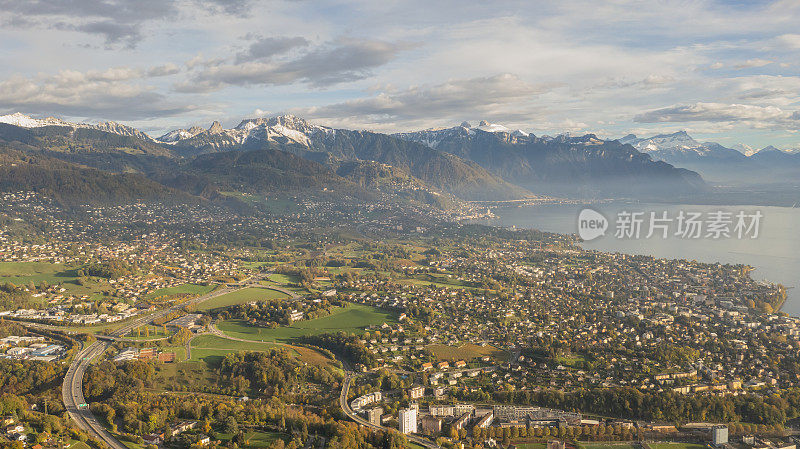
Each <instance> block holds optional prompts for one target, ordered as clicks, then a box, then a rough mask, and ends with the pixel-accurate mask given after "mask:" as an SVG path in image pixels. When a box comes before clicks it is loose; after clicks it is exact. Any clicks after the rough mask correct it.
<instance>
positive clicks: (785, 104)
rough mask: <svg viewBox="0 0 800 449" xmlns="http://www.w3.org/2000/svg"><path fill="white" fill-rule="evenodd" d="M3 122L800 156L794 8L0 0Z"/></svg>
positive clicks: (798, 0) (799, 46)
mask: <svg viewBox="0 0 800 449" xmlns="http://www.w3.org/2000/svg"><path fill="white" fill-rule="evenodd" d="M0 21H1V22H2V24H3V26H2V27H0V39H2V44H1V45H0V57H2V61H3V64H2V65H0V113H9V112H16V111H20V112H24V113H28V114H32V115H35V116H49V115H55V116H60V117H64V118H67V119H71V120H79V121H83V120H86V121H96V120H114V121H119V122H123V123H128V124H132V125H134V126H137V127H139V128H141V129H143V130H145V131H147V132H150V133H151V134H154V135H158V134H160V133H161V132H163V131H165V130H168V129H172V128H176V127H186V126H188V125H194V124H197V125H202V126H208V125H209V124H210V123H211V121H213V120H220V121H221V122H222V123H223V124H224V125H226V126H233V125H235V124H236V123H238V121H239V120H241V119H242V118H244V117H252V116H255V115H273V114H278V113H285V112H291V113H294V114H297V115H301V116H303V117H306V118H308V119H310V120H312V121H314V122H316V123H320V124H325V125H330V126H337V127H347V128H355V129H372V130H377V131H385V132H391V131H406V130H416V129H421V128H429V127H438V126H453V125H455V124H458V123H461V122H462V121H464V120H467V121H470V122H478V121H479V120H488V121H491V122H496V123H502V124H505V125H506V126H509V127H512V128H520V129H523V130H526V131H530V132H533V133H535V134H537V135H541V134H558V133H562V132H573V133H584V132H593V133H596V134H598V135H601V136H603V137H619V136H622V135H624V134H627V133H629V132H633V133H635V134H637V135H652V134H657V133H663V132H673V131H678V130H687V131H689V132H690V134H692V135H693V136H695V137H696V138H698V139H699V140H713V141H718V142H720V143H723V144H727V145H733V144H736V143H744V144H746V145H750V146H753V147H757V148H760V147H763V146H766V145H770V144H772V145H775V146H777V147H779V148H795V147H800V134H798V132H797V131H798V128H799V127H800V29H798V28H797V24H798V23H800V0H792V1H787V0H783V1H777V2H753V1H728V2H704V1H688V0H684V1H675V2H672V1H667V0H663V1H649V2H638V1H625V0H615V1H609V2H596V1H591V0H583V1H580V0H564V1H559V2H531V1H492V2H464V1H449V0H440V1H436V2H430V1H427V2H423V1H416V0H407V1H393V0H382V1H377V2H376V1H367V0H363V1H326V0H314V1H311V0H285V1H283V0H270V1H257V0H69V1H65V0H30V1H26V2H19V1H14V0H0Z"/></svg>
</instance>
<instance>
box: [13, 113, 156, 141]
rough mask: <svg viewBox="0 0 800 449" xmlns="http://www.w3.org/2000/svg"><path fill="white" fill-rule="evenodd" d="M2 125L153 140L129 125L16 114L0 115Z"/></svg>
mask: <svg viewBox="0 0 800 449" xmlns="http://www.w3.org/2000/svg"><path fill="white" fill-rule="evenodd" d="M0 123H7V124H9V125H14V126H19V127H21V128H41V127H43V126H64V127H68V128H73V129H78V128H81V129H96V130H98V131H104V132H107V133H111V134H118V135H120V136H128V137H136V138H139V139H143V140H152V139H151V138H150V136H148V135H147V134H145V133H143V132H141V131H139V130H138V129H136V128H133V127H131V126H128V125H123V124H121V123H117V122H110V121H109V122H100V123H97V124H91V123H71V122H68V121H66V120H62V119H60V118H56V117H47V118H33V117H31V116H29V115H25V114H22V113H20V112H15V113H14V114H8V115H0Z"/></svg>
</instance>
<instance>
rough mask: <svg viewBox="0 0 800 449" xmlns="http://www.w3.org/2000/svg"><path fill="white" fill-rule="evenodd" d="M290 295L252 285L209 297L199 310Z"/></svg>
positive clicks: (282, 297) (284, 297) (285, 297)
mask: <svg viewBox="0 0 800 449" xmlns="http://www.w3.org/2000/svg"><path fill="white" fill-rule="evenodd" d="M287 298H289V296H288V295H287V294H285V293H282V292H279V291H277V290H271V289H268V288H258V287H251V288H245V289H242V290H237V291H235V292H231V293H226V294H224V295H220V296H217V297H216V298H212V299H209V300H208V301H205V302H203V303H201V304H200V306H199V307H198V310H199V311H209V310H213V309H220V308H223V307H230V306H233V305H236V304H244V303H248V302H252V301H267V300H273V299H287Z"/></svg>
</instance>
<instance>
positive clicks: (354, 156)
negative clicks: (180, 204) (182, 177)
mask: <svg viewBox="0 0 800 449" xmlns="http://www.w3.org/2000/svg"><path fill="white" fill-rule="evenodd" d="M159 140H160V141H162V142H163V143H164V145H165V146H167V147H169V148H171V149H172V150H173V151H175V152H177V153H180V154H182V155H184V156H186V157H191V156H194V155H197V154H203V153H211V152H217V151H228V150H239V151H248V150H258V149H262V148H278V149H281V150H283V151H286V152H290V153H293V154H296V155H298V156H302V157H304V158H306V159H309V160H313V161H317V162H321V163H325V164H328V165H330V166H332V167H335V166H336V165H337V164H338V163H340V162H342V161H374V162H378V163H382V164H388V165H391V166H392V167H394V168H395V169H397V170H401V171H403V172H405V173H406V174H407V175H408V176H412V177H414V178H416V179H418V180H420V181H422V182H423V183H425V184H426V185H427V186H428V187H431V188H433V189H437V190H442V191H444V192H448V193H451V194H453V195H456V196H458V197H460V198H462V199H509V198H520V197H524V196H526V195H530V192H528V191H526V190H525V189H523V188H520V187H517V186H514V185H512V184H510V183H508V182H506V181H505V180H503V179H502V178H501V177H499V176H497V175H494V174H492V173H489V172H488V171H486V170H485V169H484V168H483V167H481V166H480V165H478V164H475V163H473V162H471V161H466V160H463V159H461V158H460V157H458V156H454V155H448V154H442V153H441V152H438V151H435V150H433V149H432V148H429V147H428V146H426V145H422V144H419V143H416V142H408V141H404V140H402V139H398V138H396V137H393V136H389V135H386V134H380V133H373V132H367V131H351V130H345V129H332V128H327V127H323V126H319V125H312V124H309V123H308V122H306V121H305V120H303V119H301V118H299V117H294V116H290V115H285V116H278V117H272V118H269V119H261V118H259V119H248V120H243V121H242V122H241V123H240V124H239V125H238V126H236V127H235V128H232V129H223V128H222V127H221V126H220V125H219V123H216V122H215V123H214V124H213V125H212V126H211V127H209V128H208V129H206V130H201V129H199V128H190V129H181V130H174V131H171V132H169V133H167V134H165V135H164V136H162V137H161V138H159Z"/></svg>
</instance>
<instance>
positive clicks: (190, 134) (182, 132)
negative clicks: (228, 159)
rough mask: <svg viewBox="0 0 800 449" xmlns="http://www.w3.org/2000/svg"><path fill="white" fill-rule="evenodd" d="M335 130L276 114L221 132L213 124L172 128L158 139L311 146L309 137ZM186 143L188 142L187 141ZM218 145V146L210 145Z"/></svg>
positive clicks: (167, 140) (166, 141) (330, 132)
mask: <svg viewBox="0 0 800 449" xmlns="http://www.w3.org/2000/svg"><path fill="white" fill-rule="evenodd" d="M334 132H335V131H334V130H333V129H331V128H326V127H324V126H318V125H312V124H310V123H308V122H307V121H305V120H304V119H302V118H300V117H296V116H294V115H278V116H274V117H256V118H249V119H244V120H242V121H241V122H239V124H238V125H236V127H235V128H231V129H225V128H223V127H222V125H221V124H220V123H219V122H218V121H215V122H214V123H212V124H211V126H210V127H209V128H208V129H206V130H204V129H202V128H198V127H193V128H190V129H176V130H174V131H170V132H168V133H166V134H164V135H163V136H161V137H160V138H159V139H158V140H159V141H161V142H163V143H169V144H178V143H181V142H183V141H187V140H190V139H191V143H192V144H196V143H198V142H200V143H202V142H201V141H203V140H208V141H215V142H216V141H219V140H220V139H221V141H224V142H232V143H238V144H241V143H244V142H245V141H248V140H254V141H266V142H275V143H281V144H287V143H288V144H292V143H294V144H300V145H303V146H306V147H309V148H310V147H312V146H313V141H312V139H313V137H314V136H316V135H318V134H320V133H322V134H325V135H327V134H332V133H334ZM187 143H188V142H187ZM210 144H211V145H212V146H219V144H218V143H210Z"/></svg>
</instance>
